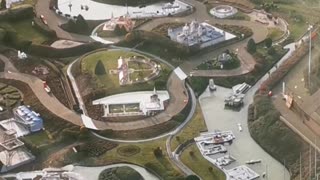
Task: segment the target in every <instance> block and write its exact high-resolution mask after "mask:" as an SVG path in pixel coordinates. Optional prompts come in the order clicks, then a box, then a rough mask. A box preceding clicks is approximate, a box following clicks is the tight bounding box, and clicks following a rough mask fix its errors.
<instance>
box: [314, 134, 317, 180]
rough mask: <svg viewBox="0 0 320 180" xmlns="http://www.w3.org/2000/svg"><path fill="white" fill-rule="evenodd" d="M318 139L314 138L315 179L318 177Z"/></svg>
mask: <svg viewBox="0 0 320 180" xmlns="http://www.w3.org/2000/svg"><path fill="white" fill-rule="evenodd" d="M316 147H317V139H316V138H314V178H316V177H317V149H316Z"/></svg>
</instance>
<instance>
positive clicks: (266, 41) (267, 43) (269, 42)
mask: <svg viewBox="0 0 320 180" xmlns="http://www.w3.org/2000/svg"><path fill="white" fill-rule="evenodd" d="M264 43H265V45H266V47H267V48H270V47H271V46H272V39H271V38H267V39H266V40H265V41H264Z"/></svg>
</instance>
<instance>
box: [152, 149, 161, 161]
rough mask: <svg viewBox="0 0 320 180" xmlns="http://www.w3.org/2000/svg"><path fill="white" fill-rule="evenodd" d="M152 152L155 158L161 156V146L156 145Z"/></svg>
mask: <svg viewBox="0 0 320 180" xmlns="http://www.w3.org/2000/svg"><path fill="white" fill-rule="evenodd" d="M153 154H154V156H156V157H157V158H159V157H162V149H161V147H157V148H156V149H155V150H153Z"/></svg>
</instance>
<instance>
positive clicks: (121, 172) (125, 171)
mask: <svg viewBox="0 0 320 180" xmlns="http://www.w3.org/2000/svg"><path fill="white" fill-rule="evenodd" d="M128 179H130V180H143V179H144V178H143V177H142V176H141V175H140V174H139V172H137V171H136V170H134V169H132V168H131V167H128V166H123V167H114V168H109V169H105V170H103V171H102V172H101V173H100V174H99V180H128Z"/></svg>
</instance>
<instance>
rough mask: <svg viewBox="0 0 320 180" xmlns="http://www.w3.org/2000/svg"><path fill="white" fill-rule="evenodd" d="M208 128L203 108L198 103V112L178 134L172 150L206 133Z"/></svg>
mask: <svg viewBox="0 0 320 180" xmlns="http://www.w3.org/2000/svg"><path fill="white" fill-rule="evenodd" d="M206 130H207V126H206V123H205V121H204V117H203V114H202V110H201V107H200V105H199V103H197V108H196V112H195V114H194V116H193V118H192V120H191V121H190V122H189V123H188V124H187V125H186V126H185V127H184V128H183V130H182V131H181V132H180V133H178V134H177V135H176V136H175V137H174V138H173V139H172V141H171V149H172V150H175V149H176V148H177V147H178V145H179V144H182V143H184V142H186V141H187V140H189V139H193V138H194V137H197V136H199V134H200V132H203V131H206Z"/></svg>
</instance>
